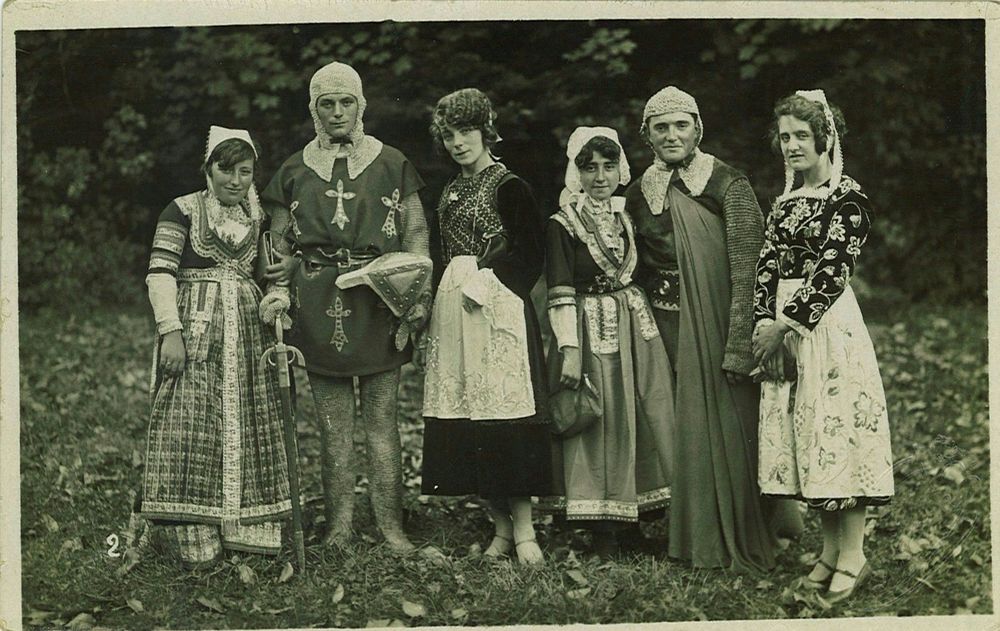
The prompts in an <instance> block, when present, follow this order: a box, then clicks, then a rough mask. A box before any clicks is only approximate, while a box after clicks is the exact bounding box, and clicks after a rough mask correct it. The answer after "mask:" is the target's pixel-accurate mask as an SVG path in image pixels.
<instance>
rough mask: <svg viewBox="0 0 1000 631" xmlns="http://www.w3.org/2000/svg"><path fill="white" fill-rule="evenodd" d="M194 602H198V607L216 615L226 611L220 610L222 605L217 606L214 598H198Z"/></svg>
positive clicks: (217, 603) (217, 602)
mask: <svg viewBox="0 0 1000 631" xmlns="http://www.w3.org/2000/svg"><path fill="white" fill-rule="evenodd" d="M195 600H196V601H197V602H198V604H199V605H201V606H202V607H205V608H206V609H211V610H212V611H215V612H218V613H225V612H226V610H225V609H223V608H222V605H220V604H219V601H218V600H216V599H214V598H205V597H204V596H198V598H196V599H195Z"/></svg>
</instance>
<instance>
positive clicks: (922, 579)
mask: <svg viewBox="0 0 1000 631" xmlns="http://www.w3.org/2000/svg"><path fill="white" fill-rule="evenodd" d="M917 582H918V583H922V584H924V585H926V586H927V587H930V588H931V589H933V590H934V591H937V587H934V586H933V585H932V584H931V582H930V581H928V580H927V579H926V578H924V577H922V576H918V577H917Z"/></svg>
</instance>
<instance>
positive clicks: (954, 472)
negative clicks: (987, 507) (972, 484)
mask: <svg viewBox="0 0 1000 631" xmlns="http://www.w3.org/2000/svg"><path fill="white" fill-rule="evenodd" d="M963 468H964V467H962V466H960V465H957V464H953V465H951V466H948V467H945V468H944V471H942V472H941V475H943V476H944V477H946V478H948V479H949V480H951V481H952V482H954V483H955V486H958V485H960V484H962V482H965V474H964V473H962V469H963Z"/></svg>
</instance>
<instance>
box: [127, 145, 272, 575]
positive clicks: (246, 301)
mask: <svg viewBox="0 0 1000 631" xmlns="http://www.w3.org/2000/svg"><path fill="white" fill-rule="evenodd" d="M256 161H257V151H256V149H255V148H254V146H253V142H252V141H251V139H250V135H249V134H248V133H247V132H246V131H244V130H239V129H226V128H223V127H215V126H213V127H212V128H211V131H210V133H209V137H208V146H207V150H206V152H205V162H204V165H203V167H202V168H203V170H204V172H205V177H206V181H207V184H208V186H207V189H206V190H203V191H200V192H197V193H191V194H190V195H185V196H183V197H178V198H177V199H175V200H174V201H173V202H171V203H170V205H168V206H167V208H166V209H165V210H164V211H163V212H162V213H161V214H160V219H159V222H158V223H157V226H156V235H155V237H154V239H153V249H152V255H151V257H150V261H149V274H148V276H147V277H146V284H147V285H148V287H149V300H150V303H151V304H152V306H153V314H154V316H155V319H156V329H157V339H156V346H155V348H154V359H153V375H152V384H151V389H150V392H151V394H152V414H151V416H150V424H149V435H148V440H147V443H146V467H145V472H144V475H143V492H142V500H141V508H140V512H141V516H142V517H144V518H146V519H148V520H151V521H152V522H153V524H160V525H166V526H167V527H166V528H164V529H162V532H163V533H164V534H165V535H166V536H165V537H164V538H165V539H166V541H167V542H168V545H169V546H170V547H172V548H175V549H176V550H177V551H178V552H179V554H180V557H181V559H182V560H183V561H184V562H185V563H186V564H188V565H193V566H199V565H205V564H211V563H213V562H215V561H216V560H217V559H218V558H219V556H220V554H221V552H222V549H223V548H225V549H229V550H243V551H250V552H261V553H265V554H277V552H278V550H279V549H280V547H281V525H280V520H281V519H282V518H283V517H284V516H285V515H286V514H287V513H288V512H289V511H290V510H291V504H290V501H289V490H288V470H287V462H286V459H285V449H284V442H283V438H282V424H281V423H282V420H281V413H280V410H279V409H278V403H277V394H278V393H277V380H276V373H274V371H266V370H265V371H262V370H260V368H259V367H258V360H259V359H260V357H261V355H262V354H263V352H264V350H265V349H266V348H267V347H269V346H270V345H271V344H272V342H273V337H274V335H273V333H269V332H268V331H266V330H264V327H263V325H262V324H261V322H260V320H259V319H258V306H259V303H260V301H261V292H260V289H259V288H258V286H257V285H256V283H254V281H253V279H252V276H251V275H252V273H253V271H254V263H255V259H256V257H257V252H258V249H257V248H258V237H259V235H260V226H261V221H262V219H263V216H262V211H261V207H260V202H259V201H258V200H257V193H256V191H255V190H254V187H253V175H254V166H255V163H256Z"/></svg>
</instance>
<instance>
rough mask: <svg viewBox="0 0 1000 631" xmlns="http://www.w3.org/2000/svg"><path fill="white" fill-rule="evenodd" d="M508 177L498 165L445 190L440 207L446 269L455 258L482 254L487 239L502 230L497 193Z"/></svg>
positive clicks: (451, 183)
mask: <svg viewBox="0 0 1000 631" xmlns="http://www.w3.org/2000/svg"><path fill="white" fill-rule="evenodd" d="M507 173H508V171H507V167H505V166H504V165H502V164H500V163H496V164H492V165H490V166H488V167H486V168H485V169H483V170H482V171H480V172H479V173H477V174H475V175H473V176H472V177H468V178H466V177H462V176H461V175H459V176H458V177H456V178H455V179H453V180H452V181H451V182H449V183H448V185H447V186H445V189H444V191H443V192H442V193H441V202H440V205H439V206H438V217H439V218H440V222H441V223H440V228H441V237H442V247H443V250H444V252H443V254H444V264H445V265H447V263H448V261H450V260H451V259H452V257H455V256H460V255H477V254H479V253H480V250H482V248H483V245H484V244H485V242H486V238H487V237H489V236H492V235H494V234H497V233H499V232H501V231H502V230H503V223H502V222H501V220H500V214H499V212H498V211H497V205H496V190H497V186H499V184H500V180H502V179H503V177H504V176H505V175H507Z"/></svg>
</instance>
